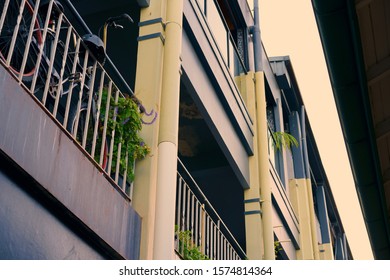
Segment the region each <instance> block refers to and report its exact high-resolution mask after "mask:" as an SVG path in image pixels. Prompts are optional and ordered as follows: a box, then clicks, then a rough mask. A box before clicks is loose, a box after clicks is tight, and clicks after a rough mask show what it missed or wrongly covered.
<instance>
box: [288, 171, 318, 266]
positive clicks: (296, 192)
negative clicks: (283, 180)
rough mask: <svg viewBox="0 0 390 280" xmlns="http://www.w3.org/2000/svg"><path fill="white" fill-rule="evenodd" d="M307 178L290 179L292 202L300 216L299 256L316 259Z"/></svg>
mask: <svg viewBox="0 0 390 280" xmlns="http://www.w3.org/2000/svg"><path fill="white" fill-rule="evenodd" d="M307 193H308V192H307V185H306V180H305V179H293V180H290V194H291V196H292V197H291V203H292V205H293V207H294V209H295V211H296V212H297V214H298V217H299V244H300V249H299V250H297V258H298V259H300V260H314V251H313V241H312V232H311V222H310V207H309V201H308V195H307Z"/></svg>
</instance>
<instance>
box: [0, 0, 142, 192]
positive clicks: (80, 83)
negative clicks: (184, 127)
mask: <svg viewBox="0 0 390 280" xmlns="http://www.w3.org/2000/svg"><path fill="white" fill-rule="evenodd" d="M43 2H45V3H44V4H42V3H43ZM46 2H48V3H46ZM0 12H1V17H0V61H1V63H2V64H3V65H4V67H6V68H7V69H8V70H9V72H10V73H11V74H13V75H14V77H15V78H16V79H17V80H18V81H19V83H20V84H21V86H23V87H24V88H25V89H26V90H27V91H28V92H29V93H30V94H31V96H33V97H34V98H35V99H36V100H38V101H39V102H40V104H41V105H42V108H45V109H44V110H46V111H47V112H48V113H49V114H51V115H52V117H53V118H54V119H55V120H56V121H57V123H58V124H59V125H60V126H61V127H62V128H63V129H64V131H67V133H68V135H69V136H71V137H72V138H73V139H74V140H75V143H78V144H76V145H78V146H79V147H80V148H81V149H82V150H83V151H85V152H86V154H88V155H89V158H90V159H91V160H92V162H94V163H95V164H96V166H97V167H98V168H100V169H101V170H102V172H103V173H104V174H105V175H106V177H107V178H108V179H109V180H110V181H111V182H112V183H113V185H114V186H115V187H118V186H119V187H120V189H121V190H122V191H123V193H125V194H126V195H127V196H128V197H130V198H131V193H132V187H131V184H130V183H131V182H130V180H131V178H130V177H131V174H132V172H133V169H134V159H133V155H132V154H129V151H130V150H129V149H126V148H124V145H125V144H124V143H123V141H122V140H123V138H121V137H122V135H119V134H118V133H119V132H118V126H116V125H115V121H117V118H118V120H119V115H120V112H118V111H120V107H119V108H118V105H117V102H118V101H120V100H121V99H122V100H128V98H129V97H128V96H127V94H132V92H131V93H130V92H127V94H124V92H122V91H121V90H120V89H119V88H118V87H117V86H116V85H115V83H114V82H113V80H112V78H111V77H110V76H109V74H108V73H107V72H106V71H105V69H104V68H103V64H104V61H105V59H106V55H105V50H104V47H103V44H102V42H101V40H100V39H99V38H98V37H97V36H94V35H92V34H87V35H84V36H80V35H79V34H78V33H77V31H76V30H75V28H74V27H73V26H72V24H71V23H70V21H69V20H68V19H67V17H66V16H65V15H64V11H63V8H62V6H61V5H60V4H58V3H57V1H53V0H52V1H40V0H35V1H33V0H28V1H27V0H11V1H10V0H1V1H0ZM78 17H79V16H78ZM79 18H80V17H79ZM114 103H115V104H114ZM138 104H139V103H138ZM137 110H138V108H137ZM123 122H124V121H123ZM130 152H131V151H130ZM114 182H115V183H116V184H114Z"/></svg>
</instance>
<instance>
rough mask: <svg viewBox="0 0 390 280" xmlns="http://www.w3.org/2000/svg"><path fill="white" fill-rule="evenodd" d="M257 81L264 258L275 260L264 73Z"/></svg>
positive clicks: (259, 72) (257, 77)
mask: <svg viewBox="0 0 390 280" xmlns="http://www.w3.org/2000/svg"><path fill="white" fill-rule="evenodd" d="M255 81H256V85H255V88H256V99H257V100H256V104H257V106H256V119H257V131H258V142H257V145H258V151H259V175H260V194H261V198H262V204H261V205H262V211H263V239H264V259H266V260H274V259H275V250H274V231H273V225H272V190H271V186H270V184H269V161H268V136H267V135H268V133H267V131H268V126H267V112H266V101H265V85H264V73H263V72H261V71H258V72H256V73H255Z"/></svg>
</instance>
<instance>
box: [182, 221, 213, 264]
mask: <svg viewBox="0 0 390 280" xmlns="http://www.w3.org/2000/svg"><path fill="white" fill-rule="evenodd" d="M175 235H176V238H177V239H178V242H179V247H178V251H179V253H180V254H181V256H182V257H183V259H185V260H209V258H208V257H207V256H206V255H205V254H203V253H202V252H201V250H200V248H199V247H197V246H195V244H194V243H193V242H192V232H191V231H190V230H186V231H180V230H179V227H178V226H177V225H176V226H175Z"/></svg>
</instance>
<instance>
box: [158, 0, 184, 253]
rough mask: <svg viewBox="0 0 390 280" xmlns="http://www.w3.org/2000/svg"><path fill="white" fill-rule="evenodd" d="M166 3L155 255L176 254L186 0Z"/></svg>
mask: <svg viewBox="0 0 390 280" xmlns="http://www.w3.org/2000/svg"><path fill="white" fill-rule="evenodd" d="M166 3H167V17H166V22H165V49H164V66H163V78H162V82H163V83H162V92H161V109H160V130H159V139H158V170H157V198H156V212H155V215H156V221H155V223H156V225H155V229H154V253H153V258H154V259H173V258H174V230H175V210H176V203H175V202H176V178H177V177H176V176H177V174H176V173H177V142H178V133H179V97H180V75H181V59H180V54H181V45H182V44H181V42H182V21H183V0H169V1H167V2H166Z"/></svg>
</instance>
